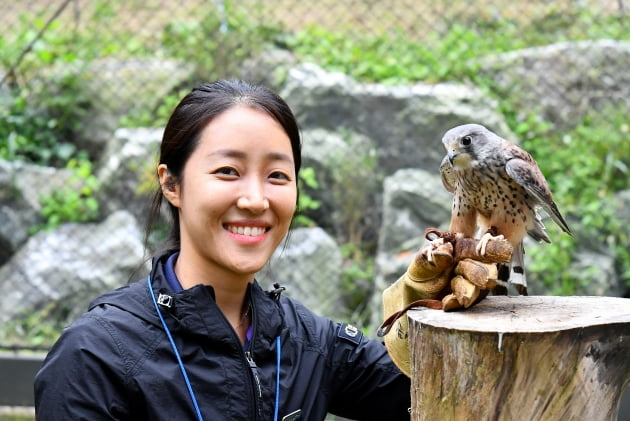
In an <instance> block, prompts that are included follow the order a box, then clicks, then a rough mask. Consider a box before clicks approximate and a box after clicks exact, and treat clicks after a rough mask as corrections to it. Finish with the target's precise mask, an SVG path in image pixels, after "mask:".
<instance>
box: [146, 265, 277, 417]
mask: <svg viewBox="0 0 630 421" xmlns="http://www.w3.org/2000/svg"><path fill="white" fill-rule="evenodd" d="M147 287H148V288H149V293H150V295H151V299H152V300H153V305H154V306H155V311H156V312H157V314H158V317H159V318H160V322H162V327H163V328H164V332H166V336H167V337H168V340H169V342H170V343H171V348H173V353H174V354H175V358H176V359H177V364H178V365H179V369H180V371H181V372H182V376H183V377H184V382H185V383H186V388H187V389H188V394H189V395H190V400H191V401H192V403H193V406H194V407H195V413H196V414H197V420H199V421H203V416H202V415H201V411H200V410H199V405H198V404H197V398H196V397H195V392H194V391H193V388H192V385H191V384H190V380H189V379H188V373H187V372H186V368H185V367H184V363H183V361H182V358H181V356H180V355H179V351H178V350H177V345H175V341H174V340H173V336H172V335H171V331H170V330H169V328H168V325H167V324H166V321H165V320H164V317H163V316H162V312H161V311H160V308H159V307H158V303H157V300H156V299H155V293H154V292H153V288H152V287H151V277H150V276H148V277H147ZM280 345H281V344H280V336H277V337H276V401H275V408H274V412H273V419H274V421H278V409H279V407H280V360H281V349H280Z"/></svg>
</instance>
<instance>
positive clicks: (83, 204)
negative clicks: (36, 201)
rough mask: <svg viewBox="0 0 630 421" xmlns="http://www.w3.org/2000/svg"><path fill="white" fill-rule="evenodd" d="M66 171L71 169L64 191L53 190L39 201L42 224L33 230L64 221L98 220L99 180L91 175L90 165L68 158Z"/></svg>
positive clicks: (55, 225) (52, 226)
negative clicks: (97, 194) (96, 194)
mask: <svg viewBox="0 0 630 421" xmlns="http://www.w3.org/2000/svg"><path fill="white" fill-rule="evenodd" d="M67 168H68V169H70V170H72V177H71V178H70V180H69V182H68V185H67V187H66V188H63V189H59V190H54V191H53V192H52V193H51V194H50V195H49V196H43V197H41V198H40V203H41V205H42V216H43V217H44V219H45V221H46V222H45V223H44V224H43V225H41V226H37V227H35V230H40V229H47V230H50V229H53V228H56V227H58V226H59V225H60V224H62V223H64V222H90V221H95V220H97V218H98V215H99V213H98V209H99V206H98V200H97V199H96V197H95V193H96V191H97V190H98V187H99V182H98V179H97V178H96V177H95V176H94V175H93V174H92V163H91V162H90V161H89V160H87V159H85V158H83V159H74V158H73V159H71V160H70V161H69V162H68V164H67Z"/></svg>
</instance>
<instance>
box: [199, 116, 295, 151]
mask: <svg viewBox="0 0 630 421" xmlns="http://www.w3.org/2000/svg"><path fill="white" fill-rule="evenodd" d="M198 149H201V150H203V151H205V153H208V151H209V150H217V149H242V150H244V151H245V152H255V151H257V150H261V149H265V150H267V151H269V150H274V151H276V152H278V153H285V154H288V155H292V152H293V151H292V145H291V141H290V139H289V136H288V135H287V133H286V131H285V130H284V128H283V127H282V125H281V124H280V123H279V122H278V121H277V120H275V119H274V118H273V117H272V116H271V115H269V114H268V113H266V112H265V111H263V110H260V109H257V108H254V107H250V106H245V105H239V106H235V107H232V108H230V109H228V110H226V111H224V112H222V113H221V114H219V115H217V116H216V117H215V118H213V119H212V120H211V121H210V122H209V123H208V124H207V125H206V126H205V127H204V128H203V130H202V131H201V134H200V140H199V145H198Z"/></svg>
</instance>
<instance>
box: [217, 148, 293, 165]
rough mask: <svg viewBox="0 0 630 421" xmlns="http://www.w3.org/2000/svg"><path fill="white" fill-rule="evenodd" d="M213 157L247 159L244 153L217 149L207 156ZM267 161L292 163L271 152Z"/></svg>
mask: <svg viewBox="0 0 630 421" xmlns="http://www.w3.org/2000/svg"><path fill="white" fill-rule="evenodd" d="M215 155H221V156H225V157H229V158H240V159H243V158H245V157H247V153H246V152H243V151H239V150H235V149H219V150H216V151H214V152H211V153H209V154H208V156H215ZM267 159H269V160H270V161H287V162H293V159H292V158H291V157H290V156H289V155H287V154H284V153H280V152H271V153H269V154H267Z"/></svg>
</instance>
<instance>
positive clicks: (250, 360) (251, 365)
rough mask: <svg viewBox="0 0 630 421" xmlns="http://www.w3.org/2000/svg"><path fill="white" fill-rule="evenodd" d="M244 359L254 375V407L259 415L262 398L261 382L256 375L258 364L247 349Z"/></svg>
mask: <svg viewBox="0 0 630 421" xmlns="http://www.w3.org/2000/svg"><path fill="white" fill-rule="evenodd" d="M245 359H246V360H247V363H248V364H249V368H250V369H251V372H252V375H253V376H254V383H255V386H256V393H255V396H257V398H256V399H255V400H256V409H257V412H258V416H259V417H260V416H261V415H262V414H261V413H260V402H261V400H262V384H261V383H260V377H259V376H258V366H257V365H256V362H255V361H254V358H253V357H252V353H251V352H249V351H247V352H245Z"/></svg>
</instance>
